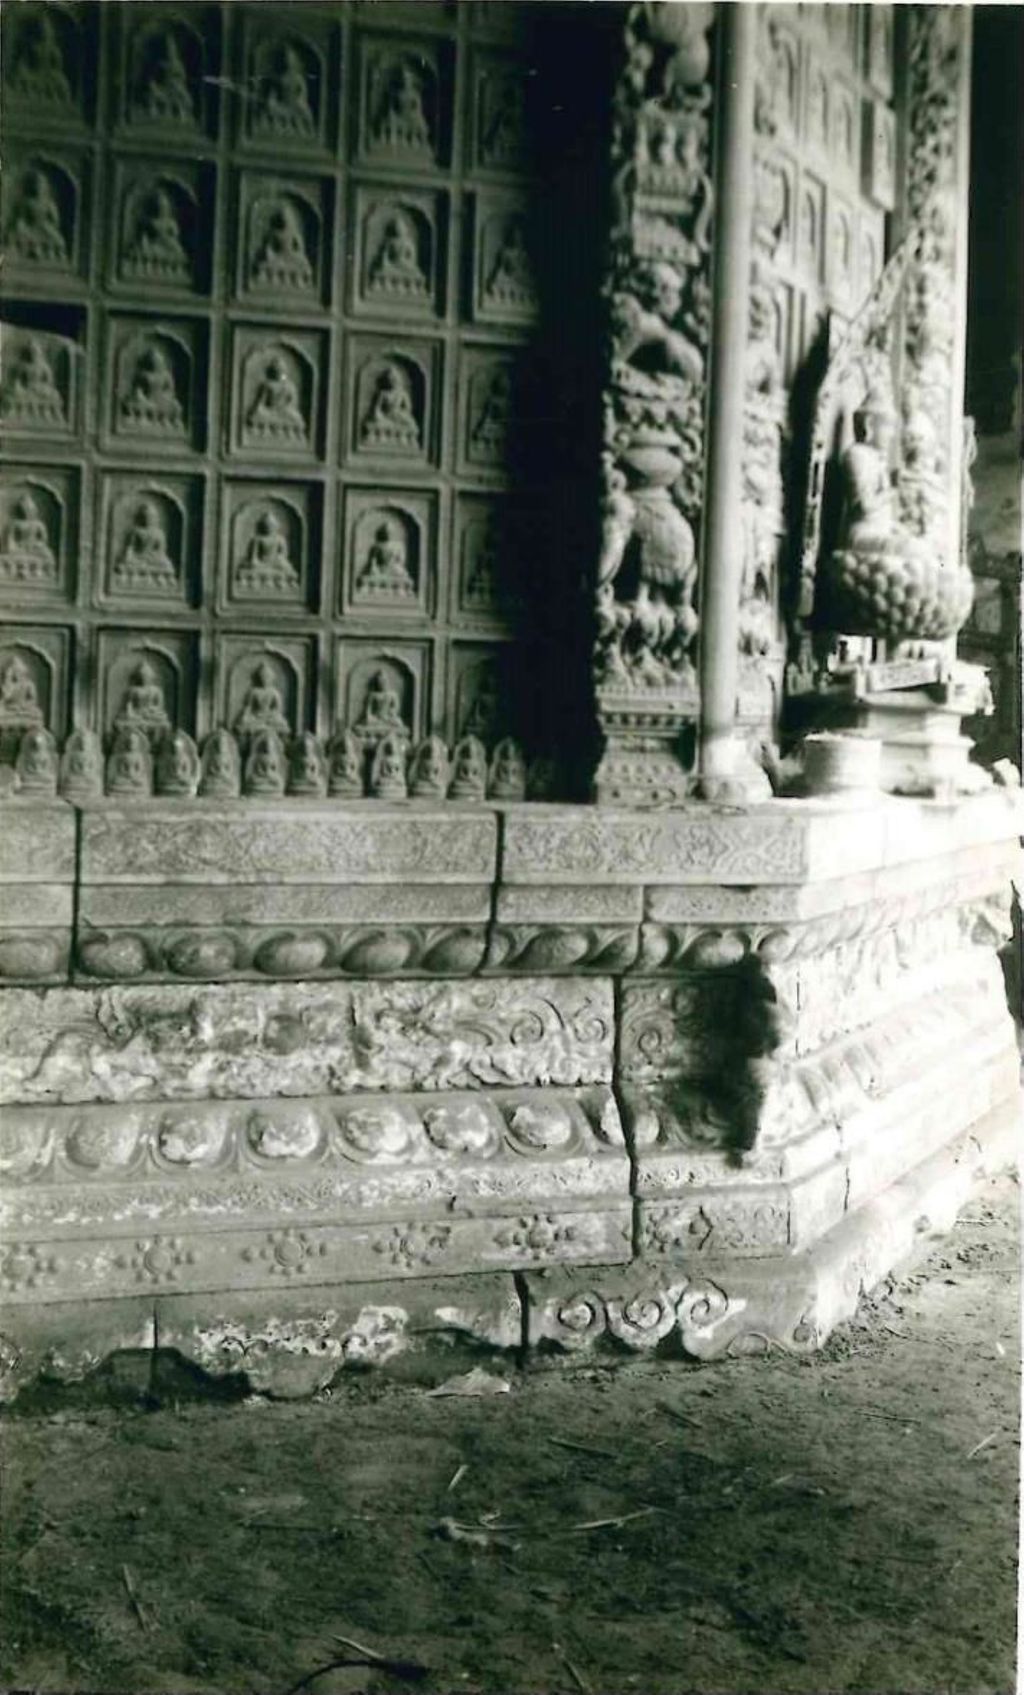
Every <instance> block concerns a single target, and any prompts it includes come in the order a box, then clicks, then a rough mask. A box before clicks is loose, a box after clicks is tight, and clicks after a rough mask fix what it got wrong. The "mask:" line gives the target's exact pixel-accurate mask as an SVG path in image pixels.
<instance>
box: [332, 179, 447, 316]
mask: <svg viewBox="0 0 1024 1695" xmlns="http://www.w3.org/2000/svg"><path fill="white" fill-rule="evenodd" d="M446 209H447V203H446V197H445V196H444V195H441V194H434V193H430V192H429V191H424V190H421V189H420V190H417V189H409V188H405V187H404V186H403V187H402V188H398V187H395V188H394V189H392V188H390V187H388V186H387V185H385V184H382V183H376V184H372V185H371V184H369V183H361V184H360V185H359V187H358V188H357V189H356V193H355V205H354V227H353V229H352V233H351V242H352V248H353V251H354V253H355V264H354V267H353V270H352V272H351V275H350V289H351V301H352V309H353V311H359V312H374V313H377V314H383V315H384V316H385V317H387V318H390V319H391V320H395V319H401V318H407V317H415V318H422V317H427V318H433V317H437V316H439V315H440V314H441V313H442V312H443V311H444V284H443V278H444V274H445V257H446V242H445V233H446V224H447V218H446Z"/></svg>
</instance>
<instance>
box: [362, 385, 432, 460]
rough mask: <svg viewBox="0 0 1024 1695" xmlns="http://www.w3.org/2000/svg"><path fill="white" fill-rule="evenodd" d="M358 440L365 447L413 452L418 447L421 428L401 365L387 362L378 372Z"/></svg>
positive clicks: (410, 390)
mask: <svg viewBox="0 0 1024 1695" xmlns="http://www.w3.org/2000/svg"><path fill="white" fill-rule="evenodd" d="M360 441H361V444H362V445H363V446H364V447H383V448H391V449H393V450H396V451H398V450H404V451H406V452H415V451H416V450H417V449H418V448H419V446H420V427H419V424H418V422H417V419H416V412H415V409H414V406H413V398H412V386H411V384H410V382H409V378H408V377H407V376H406V374H405V372H404V371H403V369H402V367H401V365H398V364H389V365H385V367H384V369H383V370H382V371H381V372H380V373H379V375H378V377H377V380H376V383H375V385H374V390H373V398H372V400H371V402H370V409H369V411H368V412H367V415H366V417H365V418H364V420H363V427H362V431H361V434H360Z"/></svg>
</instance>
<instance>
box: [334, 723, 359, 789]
mask: <svg viewBox="0 0 1024 1695" xmlns="http://www.w3.org/2000/svg"><path fill="white" fill-rule="evenodd" d="M328 759H329V764H328V793H329V794H331V795H337V796H338V797H339V798H341V797H344V798H345V799H346V800H362V798H363V749H362V745H361V743H360V742H359V740H358V738H357V737H356V736H354V735H353V734H352V731H351V730H339V731H338V733H337V735H336V736H335V737H334V739H333V740H332V742H331V745H330V748H329V750H328Z"/></svg>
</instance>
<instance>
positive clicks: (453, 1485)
mask: <svg viewBox="0 0 1024 1695" xmlns="http://www.w3.org/2000/svg"><path fill="white" fill-rule="evenodd" d="M468 1470H469V1467H468V1465H460V1466H459V1468H458V1470H457V1471H454V1472H453V1473H452V1475H451V1478H450V1479H449V1482H448V1487H447V1489H446V1490H445V1494H446V1495H450V1494H451V1492H452V1490H453V1489H457V1488H458V1487H459V1484H460V1483H461V1482H462V1479H463V1478H464V1477H465V1475H466V1473H467V1471H468Z"/></svg>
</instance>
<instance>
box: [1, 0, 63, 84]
mask: <svg viewBox="0 0 1024 1695" xmlns="http://www.w3.org/2000/svg"><path fill="white" fill-rule="evenodd" d="M11 92H12V94H16V95H17V96H18V98H19V99H21V100H32V101H38V102H39V104H40V105H41V106H70V104H71V89H70V86H69V84H68V79H67V76H66V74H65V71H64V56H63V54H62V53H61V50H60V42H59V41H58V39H57V32H56V30H55V29H54V27H53V22H52V20H51V19H50V18H49V17H48V15H47V13H46V12H45V11H41V12H40V14H39V16H38V18H36V19H35V20H33V22H32V23H30V24H29V25H28V26H27V28H26V29H25V31H24V34H23V37H22V41H21V42H20V43H19V51H18V54H17V59H16V62H15V66H14V73H13V75H12V77H11Z"/></svg>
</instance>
